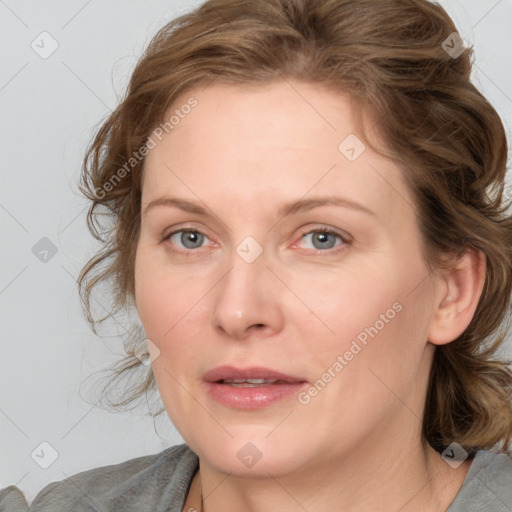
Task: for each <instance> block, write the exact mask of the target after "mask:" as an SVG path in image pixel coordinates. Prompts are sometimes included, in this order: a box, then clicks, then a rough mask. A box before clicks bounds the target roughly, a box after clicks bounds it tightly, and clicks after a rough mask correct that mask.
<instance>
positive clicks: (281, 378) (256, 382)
mask: <svg viewBox="0 0 512 512" xmlns="http://www.w3.org/2000/svg"><path fill="white" fill-rule="evenodd" d="M203 380H204V382H205V384H206V388H207V391H208V394H209V396H210V397H211V398H213V399H214V400H215V401H216V402H218V403H220V404H222V405H224V406H227V407H230V408H233V409H262V408H264V407H267V406H269V405H271V404H273V403H275V402H278V401H280V400H284V399H287V398H288V399H290V398H291V397H292V396H293V395H294V394H297V393H298V392H299V391H300V390H301V389H302V388H303V387H306V386H307V385H308V383H307V381H306V380H305V379H302V378H300V377H295V376H292V375H286V374H284V373H281V372H278V371H275V370H272V369H270V368H263V367H251V368H235V367H233V366H220V367H217V368H214V369H213V370H210V371H208V372H206V373H205V374H204V375H203Z"/></svg>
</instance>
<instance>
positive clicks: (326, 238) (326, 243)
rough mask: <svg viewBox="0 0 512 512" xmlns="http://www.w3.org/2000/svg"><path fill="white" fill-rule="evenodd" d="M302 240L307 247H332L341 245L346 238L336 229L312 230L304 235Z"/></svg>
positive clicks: (317, 248)
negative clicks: (336, 231) (335, 230)
mask: <svg viewBox="0 0 512 512" xmlns="http://www.w3.org/2000/svg"><path fill="white" fill-rule="evenodd" d="M302 241H303V242H304V243H305V245H306V247H305V248H306V249H316V250H322V249H332V248H333V247H337V246H339V245H341V244H342V243H343V242H344V240H343V238H342V237H341V235H339V234H338V233H335V232H334V231H323V230H317V231H310V232H309V233H306V234H305V235H303V236H302Z"/></svg>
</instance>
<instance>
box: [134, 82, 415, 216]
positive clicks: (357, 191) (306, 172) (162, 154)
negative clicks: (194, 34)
mask: <svg viewBox="0 0 512 512" xmlns="http://www.w3.org/2000/svg"><path fill="white" fill-rule="evenodd" d="M190 104H195V106H194V107H193V108H188V107H187V108H185V106H186V105H190ZM171 116H174V119H173V121H174V123H173V124H172V129H170V130H168V131H169V133H165V132H164V133H163V134H162V136H161V140H160V141H157V144H156V147H155V148H154V149H152V150H151V151H150V153H149V154H148V156H147V157H146V164H145V179H144V184H143V202H146V203H147V202H148V201H150V200H152V199H154V198H155V196H157V195H159V194H163V193H167V192H169V193H171V192H172V193H175V192H179V193H181V194H184V195H186V196H187V197H188V198H194V195H196V196H198V197H208V198H209V199H212V200H218V201H221V202H225V201H226V198H227V197H229V198H230V200H231V201H235V200H236V199H237V198H243V199H244V200H245V201H246V202H249V201H252V200H254V201H258V202H261V201H264V202H265V201H268V200H269V199H270V198H274V197H276V198H277V197H281V196H282V198H283V200H284V199H289V200H293V199H299V198H301V197H302V196H304V195H305V194H308V193H313V192H314V193H317V194H325V193H327V192H329V193H333V192H334V191H336V192H340V193H344V195H346V196H347V197H352V198H357V199H358V200H359V201H360V202H363V203H366V204H367V205H372V206H373V207H374V208H376V209H377V210H379V209H380V210H381V212H380V213H381V214H382V215H387V214H389V211H391V210H393V211H395V210H406V209H411V205H412V199H411V197H410V195H409V193H408V190H407V187H406V186H405V184H404V182H403V179H402V174H401V171H400V169H399V168H398V167H397V166H396V164H394V163H392V162H390V161H388V160H386V159H385V158H383V157H382V156H380V155H378V154H377V153H375V152H374V151H373V150H371V149H370V148H369V147H368V145H365V143H364V142H363V135H362V133H361V130H362V126H363V123H364V124H366V126H367V127H368V126H370V127H371V124H369V123H371V121H370V120H368V119H365V118H364V116H363V115H362V113H361V112H360V111H359V110H358V107H357V104H356V103H355V102H354V101H353V100H352V99H351V97H350V96H349V95H348V94H343V93H335V92H333V91H332V90H329V89H327V88H325V87H320V86H319V85H315V84H307V83H302V82H287V81H281V82H275V83H271V84H266V85H261V86H251V87H249V86H238V85H232V84H222V83H215V84H211V85H209V86H207V87H198V88H194V89H190V90H189V91H187V92H185V93H184V94H182V95H181V96H180V97H179V98H177V99H176V101H175V102H174V104H173V106H172V107H171V108H170V109H169V111H168V112H167V113H166V115H165V116H164V121H165V119H167V120H168V119H170V118H171ZM178 119H179V120H178ZM176 121H177V122H176ZM285 196H286V197H285ZM401 213H404V212H401ZM409 213H410V212H409Z"/></svg>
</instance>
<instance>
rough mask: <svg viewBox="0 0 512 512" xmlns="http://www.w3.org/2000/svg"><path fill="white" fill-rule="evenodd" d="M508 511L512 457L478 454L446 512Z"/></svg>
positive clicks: (511, 507) (511, 495) (511, 500)
mask: <svg viewBox="0 0 512 512" xmlns="http://www.w3.org/2000/svg"><path fill="white" fill-rule="evenodd" d="M481 510H486V511H488V512H509V511H510V510H512V458H511V457H510V456H509V455H506V454H504V453H500V454H498V453H494V452H490V451H486V450H481V451H478V452H477V453H476V455H475V457H474V459H473V462H472V463H471V467H470V468H469V471H468V474H467V475H466V478H465V480H464V483H463V484H462V487H461V489H460V491H459V493H458V494H457V496H456V497H455V499H454V501H453V503H452V504H451V505H450V507H449V509H448V512H480V511H481Z"/></svg>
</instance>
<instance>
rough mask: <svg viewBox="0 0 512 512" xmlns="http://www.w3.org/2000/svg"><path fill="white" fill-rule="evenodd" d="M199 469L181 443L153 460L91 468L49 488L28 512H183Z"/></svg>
mask: <svg viewBox="0 0 512 512" xmlns="http://www.w3.org/2000/svg"><path fill="white" fill-rule="evenodd" d="M197 466H198V459H197V456H196V455H195V454H194V452H192V450H190V448H188V447H187V446H186V445H185V444H182V445H178V446H173V447H171V448H168V449H166V450H164V451H163V452H160V453H158V454H155V455H148V456H145V457H139V458H136V459H131V460H128V461H126V462H122V463H120V464H115V465H111V466H104V467H99V468H95V469H91V470H89V471H84V472H82V473H78V474H76V475H73V476H71V477H69V478H66V479H65V480H62V481H60V482H54V483H52V484H49V485H48V486H46V487H45V488H44V489H43V490H42V491H41V492H40V493H39V494H38V495H37V496H36V498H35V499H34V501H33V502H32V504H31V506H30V508H29V510H30V512H69V510H73V511H74V512H86V511H87V512H92V511H94V512H97V511H101V512H111V511H112V512H113V511H117V510H123V511H125V512H131V511H137V512H144V511H146V510H147V511H150V510H151V511H154V510H181V508H179V507H180V506H181V503H182V502H183V501H184V498H185V497H186V494H187V491H188V487H189V486H190V482H191V480H192V477H193V476H194V473H195V472H196V470H197ZM163 503H165V504H166V506H165V507H164V508H162V505H161V504H163ZM173 504H174V507H173ZM159 505H160V506H159ZM169 506H170V507H171V508H168V507H169Z"/></svg>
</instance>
